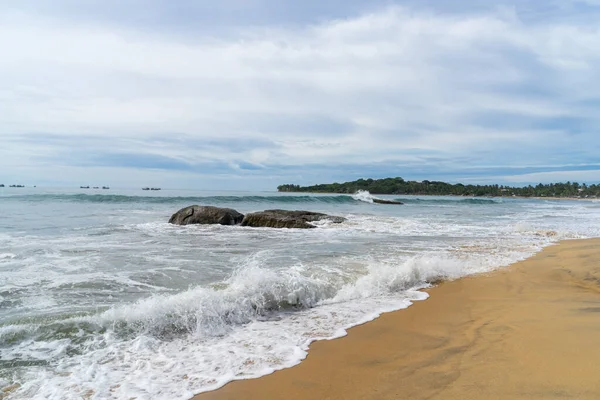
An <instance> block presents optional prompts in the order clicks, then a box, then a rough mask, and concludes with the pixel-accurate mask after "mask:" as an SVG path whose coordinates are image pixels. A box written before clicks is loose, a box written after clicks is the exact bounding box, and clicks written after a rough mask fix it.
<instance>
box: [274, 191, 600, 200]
mask: <svg viewBox="0 0 600 400" xmlns="http://www.w3.org/2000/svg"><path fill="white" fill-rule="evenodd" d="M276 193H292V194H325V195H336V196H352V195H354V194H356V193H337V192H276ZM369 193H370V192H369ZM370 194H371V195H373V196H396V197H397V198H400V199H401V198H402V196H409V197H457V198H465V199H524V200H527V199H529V200H572V201H580V200H583V201H600V197H554V196H551V197H539V196H529V197H527V196H460V195H457V194H390V193H370ZM398 196H400V197H398Z"/></svg>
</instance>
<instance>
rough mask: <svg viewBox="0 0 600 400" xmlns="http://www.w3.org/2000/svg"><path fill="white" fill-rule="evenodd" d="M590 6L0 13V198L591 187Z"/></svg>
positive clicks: (599, 160) (594, 179) (275, 4)
mask: <svg viewBox="0 0 600 400" xmlns="http://www.w3.org/2000/svg"><path fill="white" fill-rule="evenodd" d="M598 20H600V0H547V1H539V0H519V1H503V0H461V1H458V0H419V1H417V0H414V1H413V0H406V1H392V0H386V1H384V0H368V1H367V0H364V1H363V0H304V1H302V2H300V1H291V0H220V1H219V2H215V1H210V2H209V1H204V0H196V1H194V0H179V1H172V0H143V1H142V0H87V1H80V0H43V1H40V0H19V1H6V0H0V183H4V184H7V185H8V184H25V185H45V186H63V187H70V186H76V187H78V186H79V185H88V184H89V185H111V186H113V187H141V186H161V187H163V188H194V189H231V190H274V189H275V188H276V187H277V185H279V184H285V183H294V184H302V185H306V184H316V183H329V182H334V181H337V182H344V181H350V180H355V179H358V178H383V177H397V176H400V177H403V178H404V179H411V180H423V179H429V180H442V181H448V182H463V183H484V184H485V183H498V184H512V185H525V184H530V183H532V184H533V183H539V182H543V183H547V182H558V181H563V182H564V181H578V182H587V183H598V182H600V134H599V133H598V132H597V131H598V128H599V127H600V124H599V123H600V112H599V111H598V110H599V109H600V79H598V77H600V25H598V23H597V21H598Z"/></svg>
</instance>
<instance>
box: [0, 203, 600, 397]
mask: <svg viewBox="0 0 600 400" xmlns="http://www.w3.org/2000/svg"><path fill="white" fill-rule="evenodd" d="M355 196H358V197H362V199H360V200H361V201H366V202H370V201H372V196H370V195H369V194H368V193H362V194H357V195H355ZM355 198H356V197H355ZM369 199H370V200H369ZM357 200H358V199H357ZM582 203H583V202H580V203H578V204H566V203H561V204H557V203H555V202H548V203H545V202H513V203H511V202H510V201H506V202H504V203H501V204H500V203H491V202H490V203H489V204H488V203H485V202H484V203H481V204H474V205H473V207H472V208H471V207H470V205H469V203H468V202H466V203H460V202H457V204H458V205H456V206H455V205H453V204H452V203H449V202H446V203H444V204H443V205H440V206H438V205H436V204H435V202H431V204H428V206H427V207H420V206H419V204H418V203H413V204H411V205H410V206H407V207H391V208H385V207H381V208H377V209H376V210H374V208H373V210H371V208H369V207H367V208H369V210H368V212H373V213H375V214H363V213H362V212H364V211H361V210H363V209H364V207H357V206H356V205H352V203H351V202H350V203H339V204H337V203H336V204H334V205H330V206H328V207H330V209H328V210H320V211H326V212H328V213H331V214H339V215H343V216H345V217H347V218H348V221H347V222H345V223H343V224H333V223H321V224H318V225H319V228H318V229H311V230H293V229H292V230H272V229H244V228H241V227H223V226H191V227H181V226H173V225H169V224H167V223H166V222H164V219H165V218H164V216H165V215H167V214H168V212H165V209H163V208H157V209H156V210H155V211H152V212H149V213H146V212H139V213H134V217H132V218H133V220H132V219H130V218H128V216H125V215H121V214H119V213H117V212H116V211H115V210H112V212H113V213H114V215H113V217H112V218H111V221H110V223H109V224H107V225H103V224H95V225H91V227H89V228H87V229H82V228H80V227H79V226H76V228H77V229H73V230H71V231H66V232H67V233H64V232H62V231H61V232H59V233H58V234H56V235H50V236H41V235H38V236H36V235H34V234H27V235H26V238H25V235H22V236H18V235H15V236H10V235H4V236H2V237H1V240H2V245H3V247H4V248H5V249H6V250H3V251H5V253H2V254H10V255H11V256H10V257H5V258H2V257H1V256H0V268H2V270H1V271H3V272H4V271H8V273H4V274H0V303H2V304H3V307H5V308H4V309H0V311H3V310H5V309H7V310H9V312H8V314H6V316H7V317H6V319H5V321H3V322H2V323H0V358H1V359H2V360H15V361H19V362H31V363H32V366H29V367H22V368H15V370H14V371H10V374H9V375H6V374H3V373H2V370H1V369H0V385H3V386H8V385H12V384H13V383H16V382H18V383H19V384H20V385H21V386H20V388H19V389H17V390H16V391H14V392H13V393H12V394H11V398H14V399H38V398H40V399H41V398H47V399H80V398H82V397H85V398H91V399H121V398H132V397H136V398H138V399H159V400H160V399H187V398H189V397H191V396H192V394H194V393H197V392H201V391H205V390H211V389H214V388H217V387H219V386H222V385H223V384H225V383H227V382H229V381H231V380H234V379H245V378H249V377H255V376H260V375H264V374H267V373H270V372H272V371H274V370H277V369H281V368H285V367H289V366H291V365H294V364H297V363H298V362H300V361H301V360H302V359H303V358H304V357H305V356H306V350H307V348H308V345H309V343H310V342H311V341H313V340H319V339H328V338H333V337H339V336H342V335H344V334H345V330H346V329H347V328H348V327H350V326H353V325H356V324H359V323H362V322H366V321H368V320H371V319H373V318H376V317H377V316H378V315H379V314H380V313H382V312H386V311H391V310H397V309H402V308H405V307H408V306H409V305H410V304H411V303H412V302H413V301H416V300H423V299H425V298H426V295H425V294H424V293H421V292H419V291H418V289H419V288H423V287H427V286H428V285H430V284H432V283H434V282H437V281H439V280H440V279H456V278H460V277H462V276H465V275H470V274H474V273H482V272H488V271H491V270H494V269H496V268H499V267H501V266H504V265H508V264H510V263H512V262H515V261H517V260H520V259H523V258H525V257H528V256H530V255H532V254H534V253H535V252H536V251H538V250H539V249H541V248H543V247H544V246H546V245H548V244H550V243H553V242H555V241H556V240H559V239H562V238H576V237H590V236H600V232H599V231H598V228H597V227H598V226H600V212H599V210H598V209H597V208H591V207H589V204H588V205H585V204H582ZM565 204H566V205H565ZM157 207H158V206H157ZM160 207H163V206H160ZM122 212H123V213H125V212H127V209H124V210H122ZM135 215H138V216H144V217H148V216H152V215H156V220H154V221H151V222H147V221H144V220H142V219H140V220H137V219H135V218H137V217H135ZM547 215H553V216H555V217H556V218H549V217H546V216H547ZM115 221H116V222H115ZM190 284H193V285H194V286H191V287H190V286H189V285H190ZM6 321H7V322H6ZM36 363H41V365H38V366H35V365H33V364H36Z"/></svg>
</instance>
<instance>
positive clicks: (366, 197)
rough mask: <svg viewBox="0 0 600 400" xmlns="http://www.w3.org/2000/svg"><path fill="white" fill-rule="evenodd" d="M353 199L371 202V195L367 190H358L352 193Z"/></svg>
mask: <svg viewBox="0 0 600 400" xmlns="http://www.w3.org/2000/svg"><path fill="white" fill-rule="evenodd" d="M352 198H353V199H354V200H358V201H364V202H365V203H373V199H374V198H375V197H373V195H372V194H371V193H369V191H368V190H359V191H358V192H356V193H354V194H353V195H352Z"/></svg>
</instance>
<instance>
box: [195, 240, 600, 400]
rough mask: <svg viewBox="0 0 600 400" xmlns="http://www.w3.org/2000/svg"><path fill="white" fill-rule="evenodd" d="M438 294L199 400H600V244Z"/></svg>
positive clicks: (449, 285) (571, 247) (445, 287)
mask: <svg viewBox="0 0 600 400" xmlns="http://www.w3.org/2000/svg"><path fill="white" fill-rule="evenodd" d="M429 292H430V295H431V297H430V298H429V299H428V300H426V301H422V302H417V303H415V304H414V305H413V306H411V307H409V308H408V309H406V310H400V311H397V312H393V313H388V314H384V315H383V316H381V317H380V318H378V319H377V320H375V321H373V322H370V323H367V324H364V325H361V326H357V327H355V328H352V329H350V330H349V332H348V335H347V336H346V337H343V338H341V339H336V340H331V341H321V342H315V343H313V344H312V345H311V347H310V350H309V355H308V357H307V358H306V360H304V361H303V362H302V363H301V364H299V365H298V366H296V367H293V368H290V369H286V370H281V371H277V372H275V373H273V374H271V375H268V376H265V377H262V378H259V379H251V380H244V381H236V382H232V383H230V384H228V385H226V386H225V387H223V388H221V389H219V390H217V391H214V392H209V393H203V394H201V395H198V396H196V397H195V399H196V400H225V399H232V400H233V399H235V400H239V399H247V400H252V399H256V400H259V399H260V400H264V399H286V400H293V399H303V400H304V399H330V400H333V399H411V400H414V399H444V400H453V399H457V400H458V399H461V400H464V399H478V400H486V399H498V400H499V399H557V398H568V399H594V400H597V399H600V240H598V239H591V240H576V241H565V242H561V243H560V244H558V245H556V246H552V247H548V248H546V249H545V250H543V251H542V252H540V253H539V254H537V255H536V256H534V257H532V258H530V259H528V260H525V261H522V262H519V263H517V264H514V265H512V266H510V267H508V268H505V269H501V270H498V271H496V272H493V273H490V274H486V275H479V276H474V277H469V278H464V279H460V280H457V281H453V282H445V283H442V284H441V285H439V286H438V287H435V288H432V289H430V290H429Z"/></svg>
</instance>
